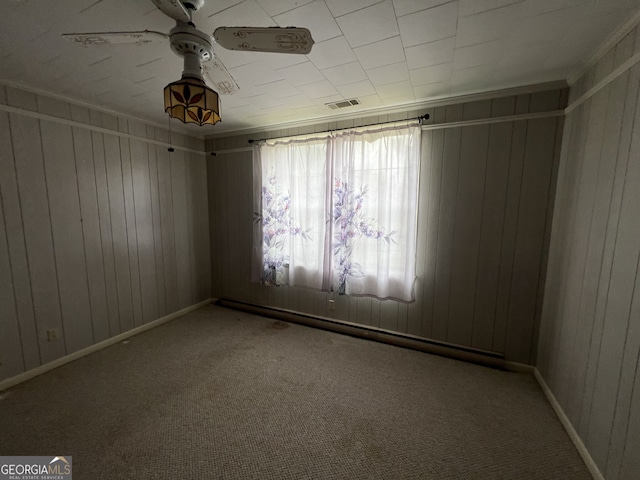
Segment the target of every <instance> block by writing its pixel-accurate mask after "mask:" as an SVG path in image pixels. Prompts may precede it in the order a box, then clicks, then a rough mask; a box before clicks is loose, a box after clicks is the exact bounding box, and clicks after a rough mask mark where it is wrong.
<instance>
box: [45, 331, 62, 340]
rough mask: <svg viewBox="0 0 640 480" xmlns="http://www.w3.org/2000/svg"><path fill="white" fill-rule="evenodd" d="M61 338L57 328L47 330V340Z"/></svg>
mask: <svg viewBox="0 0 640 480" xmlns="http://www.w3.org/2000/svg"><path fill="white" fill-rule="evenodd" d="M59 338H60V332H59V331H58V329H57V328H51V329H49V330H47V341H48V342H53V341H54V340H58V339H59Z"/></svg>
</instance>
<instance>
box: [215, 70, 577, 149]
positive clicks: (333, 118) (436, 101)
mask: <svg viewBox="0 0 640 480" xmlns="http://www.w3.org/2000/svg"><path fill="white" fill-rule="evenodd" d="M566 87H567V82H566V81H565V80H556V81H552V82H545V83H536V84H532V85H523V86H518V87H511V88H504V89H499V90H484V91H479V92H473V93H467V94H463V95H448V96H440V97H435V98H432V99H429V100H426V101H422V102H413V103H412V102H409V103H403V104H400V105H395V106H393V107H378V108H372V109H361V110H357V111H354V112H352V113H343V114H331V115H326V116H321V117H315V118H313V119H309V120H305V121H293V122H284V123H274V124H271V125H264V126H261V127H251V128H245V129H239V130H227V131H225V132H220V133H215V134H212V135H207V136H205V140H213V139H217V138H224V137H235V136H238V135H250V134H256V133H265V132H269V131H271V130H282V129H286V128H296V127H307V126H311V125H317V124H320V123H328V122H340V121H344V120H352V119H356V118H367V117H370V116H375V115H387V114H389V115H391V114H394V113H403V112H407V110H423V109H428V108H436V107H442V106H447V105H455V104H459V103H468V102H477V101H481V100H493V99H494V98H500V97H507V96H511V95H527V94H531V93H538V92H544V91H548V90H557V89H561V88H566ZM402 120H409V119H408V118H407V119H399V121H402Z"/></svg>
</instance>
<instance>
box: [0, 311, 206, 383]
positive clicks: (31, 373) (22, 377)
mask: <svg viewBox="0 0 640 480" xmlns="http://www.w3.org/2000/svg"><path fill="white" fill-rule="evenodd" d="M212 301H213V299H212V298H207V299H206V300H203V301H202V302H198V303H196V304H194V305H191V306H189V307H185V308H183V309H182V310H178V311H177V312H173V313H171V314H169V315H165V316H164V317H161V318H158V319H157V320H154V321H152V322H149V323H145V324H144V325H140V326H139V327H136V328H133V329H131V330H128V331H126V332H123V333H120V334H119V335H116V336H114V337H111V338H107V339H106V340H103V341H102V342H98V343H96V344H94V345H91V346H89V347H87V348H83V349H82V350H78V351H77V352H73V353H71V354H69V355H65V356H64V357H61V358H58V359H56V360H53V361H52V362H49V363H45V364H44V365H40V366H39V367H36V368H33V369H31V370H28V371H26V372H24V373H21V374H19V375H16V376H14V377H11V378H7V379H6V380H2V381H0V392H1V391H3V390H6V389H8V388H11V387H13V386H15V385H18V384H19V383H23V382H26V381H27V380H31V379H32V378H34V377H37V376H38V375H42V374H43V373H46V372H49V371H51V370H53V369H55V368H58V367H61V366H62V365H65V364H67V363H69V362H73V361H74V360H77V359H79V358H82V357H85V356H87V355H89V354H91V353H94V352H97V351H98V350H102V349H103V348H106V347H110V346H111V345H114V344H116V343H119V342H122V341H123V340H126V339H127V338H129V337H133V336H135V335H138V334H139V333H142V332H145V331H147V330H151V329H152V328H155V327H158V326H160V325H162V324H164V323H167V322H169V321H171V320H175V319H176V318H179V317H182V316H184V315H186V314H187V313H190V312H192V311H194V310H197V309H198V308H201V307H204V306H205V305H208V304H209V303H211V302H212Z"/></svg>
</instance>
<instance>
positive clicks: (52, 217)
mask: <svg viewBox="0 0 640 480" xmlns="http://www.w3.org/2000/svg"><path fill="white" fill-rule="evenodd" d="M0 103H2V104H8V105H10V106H13V107H16V108H18V109H21V110H23V111H24V110H26V111H34V112H39V113H42V114H47V115H53V116H58V117H60V118H61V119H66V120H72V121H75V122H80V123H83V124H86V125H93V126H98V127H102V128H106V129H109V130H113V131H114V134H108V133H102V132H98V131H92V130H91V129H87V128H82V127H78V126H71V125H67V124H65V123H64V122H60V121H56V120H55V119H51V120H49V119H47V120H43V119H38V118H34V117H32V116H29V115H25V114H22V113H19V112H16V113H7V112H3V111H0V380H2V379H5V378H9V377H12V376H14V375H16V374H19V373H22V372H24V371H27V370H30V369H33V368H35V367H37V366H39V365H42V364H45V363H47V362H50V361H52V360H55V359H57V358H60V357H62V356H64V355H67V354H70V353H72V352H75V351H78V350H80V349H82V348H85V347H88V346H90V345H92V344H95V343H97V342H100V341H102V340H105V339H107V338H109V337H112V336H114V335H117V334H119V333H122V332H125V331H127V330H130V329H132V328H134V327H137V326H140V325H143V324H145V323H148V322H150V321H153V320H155V319H157V318H160V317H162V316H164V315H167V314H170V313H172V312H175V311H177V310H179V309H181V308H184V307H187V306H190V305H193V304H195V303H197V302H199V301H202V300H205V299H207V298H209V297H210V285H211V272H210V267H209V265H210V261H209V252H210V250H209V229H208V219H209V214H208V203H207V185H206V157H204V155H202V154H195V153H188V152H184V151H181V150H176V151H175V152H174V153H172V154H169V153H168V152H167V149H166V148H165V147H161V146H158V145H154V144H152V143H148V142H145V141H144V140H136V139H130V138H125V137H122V136H118V135H117V132H124V133H127V134H131V135H136V136H138V137H143V138H149V139H156V140H160V141H168V133H167V132H165V131H163V130H161V129H157V128H155V127H151V126H146V125H144V124H142V123H138V122H135V121H131V120H127V119H124V118H117V117H115V116H111V115H108V114H104V113H100V112H97V111H93V110H89V109H87V108H81V107H77V106H73V105H69V104H66V103H63V102H60V101H58V100H55V99H52V98H48V97H45V96H40V95H35V94H32V93H28V92H24V91H22V90H19V89H15V88H10V87H4V86H2V85H0ZM173 141H174V142H175V143H176V144H179V145H182V146H186V147H190V148H195V149H199V150H202V148H203V146H204V144H203V141H202V140H198V139H194V138H188V137H183V136H182V135H175V134H174V136H173ZM49 329H57V330H58V331H59V333H60V338H59V339H58V340H54V341H48V339H47V330H49Z"/></svg>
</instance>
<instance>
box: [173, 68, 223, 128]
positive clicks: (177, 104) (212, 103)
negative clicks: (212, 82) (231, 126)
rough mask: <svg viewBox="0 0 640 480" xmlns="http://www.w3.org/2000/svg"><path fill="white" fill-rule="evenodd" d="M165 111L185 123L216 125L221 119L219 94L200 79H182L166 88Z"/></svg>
mask: <svg viewBox="0 0 640 480" xmlns="http://www.w3.org/2000/svg"><path fill="white" fill-rule="evenodd" d="M164 111H165V112H167V113H168V114H169V116H170V117H171V118H177V119H179V120H181V121H182V122H184V123H195V124H197V125H200V126H202V125H214V124H216V123H218V122H219V121H220V120H221V119H220V103H219V99H218V94H217V93H216V92H215V91H214V90H212V89H210V88H209V87H207V85H206V84H205V83H204V82H203V81H202V80H200V79H198V78H192V77H182V78H181V79H180V80H178V81H177V82H173V83H170V84H169V85H167V86H166V87H164Z"/></svg>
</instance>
